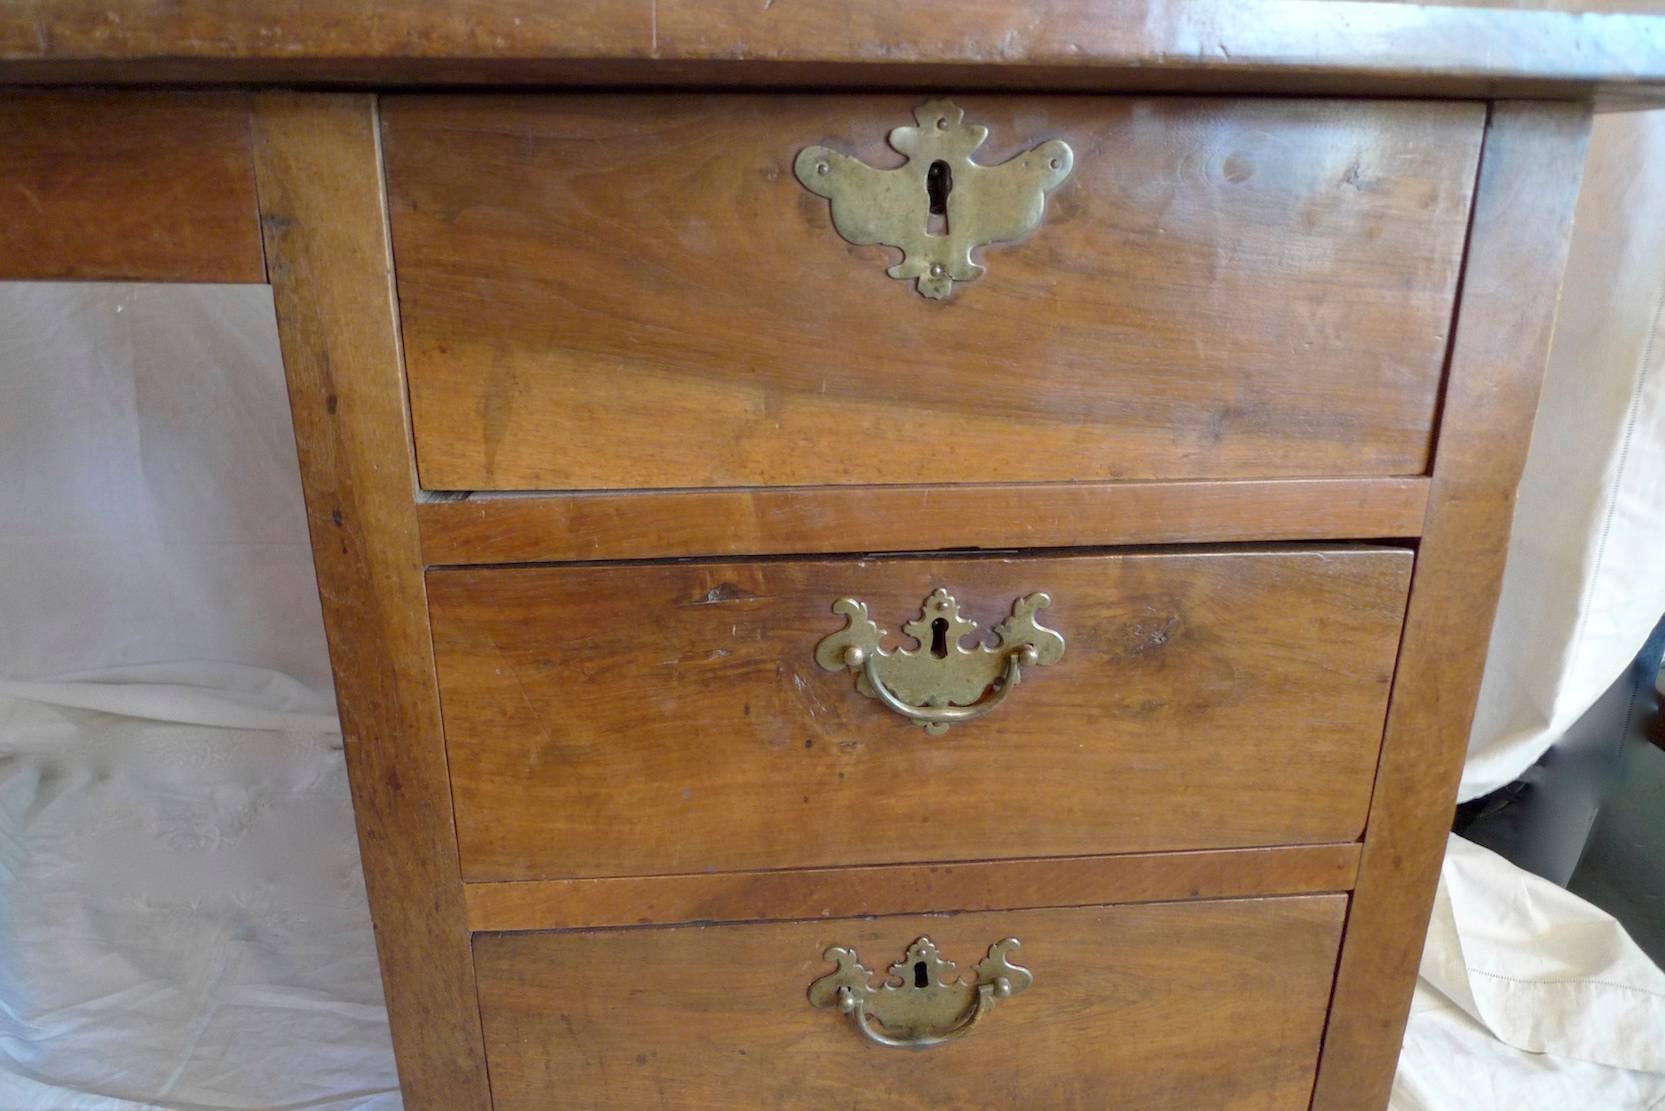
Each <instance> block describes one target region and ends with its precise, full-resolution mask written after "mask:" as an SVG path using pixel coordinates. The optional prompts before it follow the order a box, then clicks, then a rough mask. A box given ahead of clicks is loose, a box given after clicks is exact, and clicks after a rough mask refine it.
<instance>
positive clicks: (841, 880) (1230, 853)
mask: <svg viewBox="0 0 1665 1111" xmlns="http://www.w3.org/2000/svg"><path fill="white" fill-rule="evenodd" d="M1358 863H1359V846H1358V845H1357V844H1356V843H1353V844H1345V845H1287V846H1282V847H1278V848H1266V849H1228V850H1225V851H1223V852H1188V853H1127V854H1123V855H1119V856H1083V857H1051V858H1046V859H1039V860H982V861H973V862H971V863H968V864H901V865H889V866H879V867H868V868H837V869H807V870H801V871H763V872H712V873H705V874H701V875H684V876H653V877H647V878H643V877H635V878H609V879H587V880H529V881H524V882H518V883H514V882H509V883H471V884H469V885H468V886H467V887H466V888H465V891H466V892H467V899H468V924H469V928H470V929H472V930H474V931H475V932H476V933H484V932H490V931H497V932H502V931H511V930H552V929H583V928H593V927H597V926H647V925H666V924H672V923H679V922H740V921H748V920H756V919H778V918H833V917H844V916H849V915H879V914H919V913H925V912H931V913H942V912H949V911H972V910H1001V909H1006V908H1012V907H1079V906H1095V905H1098V904H1100V903H1123V904H1125V903H1156V902H1167V901H1169V900H1174V899H1226V898H1236V897H1241V896H1245V895H1309V894H1315V893H1320V892H1337V891H1347V890H1350V889H1351V888H1352V886H1353V877H1354V876H1355V874H1356V873H1357V870H1358Z"/></svg>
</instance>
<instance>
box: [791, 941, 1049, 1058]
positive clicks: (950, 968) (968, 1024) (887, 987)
mask: <svg viewBox="0 0 1665 1111" xmlns="http://www.w3.org/2000/svg"><path fill="white" fill-rule="evenodd" d="M1022 944H1023V943H1022V942H1020V941H1018V939H1017V938H1015V937H1008V938H1006V939H1005V940H1003V941H997V942H995V943H994V944H993V945H991V946H989V953H988V956H986V957H984V958H983V959H982V960H980V961H978V962H977V964H976V965H975V966H974V967H973V969H972V971H973V972H975V973H976V978H975V979H972V980H965V979H962V978H961V977H960V976H959V975H958V973H959V968H958V966H956V965H955V964H954V962H953V961H948V960H943V959H942V957H941V956H940V955H939V954H938V953H937V947H936V944H935V943H934V942H933V941H932V940H931V939H930V938H928V937H921V938H917V939H916V940H915V941H914V943H913V944H912V945H910V946H908V951H907V953H905V954H904V955H903V957H902V959H901V960H899V961H897V962H896V963H895V964H893V965H891V966H890V975H889V977H887V978H886V980H885V981H884V982H883V983H881V984H880V985H879V986H878V987H874V986H873V983H872V981H873V974H872V973H871V972H869V971H868V970H867V969H865V968H863V967H862V966H861V964H860V963H859V962H858V961H857V960H856V951H855V950H854V949H846V948H845V947H843V946H841V945H835V946H833V947H832V948H831V949H828V950H827V951H826V953H824V954H823V957H824V959H826V960H829V961H832V962H834V963H835V964H837V965H838V968H837V970H836V971H834V972H829V973H828V974H827V975H825V976H823V977H821V978H820V979H819V980H816V981H815V982H814V983H813V984H811V985H809V1001H810V1002H811V1003H812V1004H814V1005H815V1006H817V1007H837V1008H838V1009H839V1010H840V1011H841V1012H843V1013H844V1014H847V1015H849V1016H850V1021H851V1022H852V1023H854V1024H855V1027H856V1029H857V1030H859V1031H861V1034H862V1037H864V1038H866V1039H867V1040H868V1041H870V1042H872V1043H873V1044H874V1045H882V1046H887V1047H889V1048H892V1049H929V1048H931V1047H932V1046H934V1045H941V1044H943V1043H944V1042H951V1041H953V1040H954V1039H956V1038H963V1037H965V1036H966V1035H967V1034H969V1033H971V1029H972V1027H974V1026H976V1025H977V1023H978V1022H980V1021H982V1019H983V1016H984V1015H986V1014H988V1013H989V1011H991V1010H993V1009H994V1004H995V1001H996V1000H998V999H1006V998H1009V997H1010V996H1013V995H1016V994H1017V993H1018V992H1020V991H1022V990H1023V989H1024V988H1027V987H1028V986H1029V985H1030V984H1031V983H1033V982H1034V979H1035V978H1034V977H1033V976H1031V975H1030V974H1029V970H1028V969H1027V968H1023V967H1021V966H1019V965H1015V964H1013V963H1012V962H1011V961H1010V960H1009V959H1007V958H1008V955H1009V954H1011V953H1012V952H1014V951H1015V950H1017V949H1018V948H1019V947H1020V946H1021V945H1022Z"/></svg>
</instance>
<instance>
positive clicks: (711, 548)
mask: <svg viewBox="0 0 1665 1111" xmlns="http://www.w3.org/2000/svg"><path fill="white" fill-rule="evenodd" d="M1427 498H1428V480H1427V479H1426V478H1332V479H1280V480H1274V481H1270V482H1256V481H1241V482H1116V483H1109V482H1088V483H1071V484H1068V485H1063V484H1056V485H1054V484H1047V485H1004V484H1003V485H968V486H886V487H868V486H861V487H824V488H819V489H815V488H811V489H790V490H769V489H763V490H699V491H680V492H677V493H644V492H635V493H622V494H550V495H542V496H535V497H519V496H508V495H504V496H476V497H471V498H463V499H446V500H431V501H424V502H422V503H420V504H419V505H418V506H417V509H416V517H417V523H418V525H419V526H420V528H421V531H422V556H423V558H424V559H426V560H427V561H428V563H429V564H430V565H433V564H478V563H538V562H547V563H555V562H562V561H568V560H584V559H653V558H668V557H683V556H720V555H771V554H772V555H797V554H806V555H807V554H813V553H818V552H839V551H849V552H899V551H938V550H943V549H949V548H959V549H969V548H1076V547H1097V546H1109V545H1128V544H1189V543H1230V542H1235V541H1244V540H1342V539H1356V540H1377V539H1390V538H1401V537H1414V536H1416V535H1418V534H1419V533H1420V532H1421V531H1422V518H1423V513H1424V510H1425V508H1426V504H1427Z"/></svg>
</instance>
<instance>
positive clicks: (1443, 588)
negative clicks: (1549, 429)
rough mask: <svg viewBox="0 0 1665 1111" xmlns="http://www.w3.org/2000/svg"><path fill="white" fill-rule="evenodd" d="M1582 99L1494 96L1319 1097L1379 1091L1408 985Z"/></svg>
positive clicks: (1539, 355)
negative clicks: (1424, 516) (1529, 100)
mask: <svg viewBox="0 0 1665 1111" xmlns="http://www.w3.org/2000/svg"><path fill="white" fill-rule="evenodd" d="M1588 130H1589V120H1588V115H1587V113H1586V112H1585V111H1584V110H1582V109H1580V108H1578V107H1576V106H1554V105H1500V106H1498V107H1496V108H1494V109H1493V114H1492V118H1491V121H1490V125H1489V127H1488V128H1487V132H1486V145H1485V154H1484V157H1483V162H1482V165H1481V172H1480V185H1479V193H1478V197H1477V201H1476V206H1475V217H1474V230H1473V235H1472V241H1471V244H1470V248H1469V257H1470V263H1469V266H1468V268H1467V270H1466V272H1465V275H1464V280H1463V293H1462V302H1461V305H1460V307H1459V310H1458V319H1457V330H1456V336H1455V342H1454V346H1453V350H1452V355H1451V371H1450V381H1449V385H1448V386H1447V389H1446V398H1445V409H1444V415H1443V419H1442V422H1441V427H1440V437H1439V450H1438V455H1437V456H1436V458H1435V463H1434V473H1433V482H1434V485H1433V491H1432V496H1431V498H1430V501H1429V505H1428V523H1427V525H1426V527H1425V529H1424V532H1423V541H1422V545H1421V548H1420V550H1419V555H1418V560H1417V571H1416V579H1415V583H1414V585H1413V587H1412V590H1411V602H1410V609H1409V613H1408V616H1407V618H1406V624H1405V639H1404V646H1403V649H1402V659H1401V663H1400V666H1399V671H1398V675H1397V677H1396V679H1395V682H1394V689H1393V702H1392V708H1391V710H1390V712H1389V717H1388V726H1387V734H1386V739H1385V741H1384V744H1383V749H1382V765H1381V769H1380V770H1379V772H1378V773H1377V780H1376V791H1375V795H1374V798H1373V799H1372V802H1371V808H1370V823H1369V828H1368V831H1367V835H1366V840H1365V847H1364V856H1363V859H1362V861H1361V864H1360V872H1359V885H1358V891H1357V892H1356V894H1355V895H1354V897H1353V906H1352V912H1351V915H1350V919H1349V925H1348V931H1347V941H1346V945H1345V948H1344V949H1343V951H1342V956H1341V964H1340V969H1339V973H1338V979H1337V982H1336V991H1335V1001H1334V1006H1333V1008H1332V1010H1331V1018H1330V1024H1329V1029H1328V1032H1327V1034H1326V1037H1325V1044H1324V1060H1323V1064H1322V1068H1321V1070H1320V1073H1319V1078H1318V1085H1317V1089H1316V1094H1315V1096H1314V1101H1313V1106H1314V1107H1315V1108H1317V1109H1319V1111H1329V1109H1331V1108H1334V1109H1338V1111H1339V1109H1343V1108H1345V1109H1353V1108H1361V1107H1382V1106H1385V1105H1386V1103H1387V1099H1388V1092H1389V1089H1390V1088H1391V1086H1392V1083H1393V1074H1394V1068H1395V1065H1396V1062H1397V1060H1398V1055H1399V1044H1400V1038H1401V1036H1402V1034H1403V1031H1404V1027H1405V1018H1406V1015H1407V1013H1408V1010H1409V1007H1410V1001H1411V991H1412V988H1413V987H1414V986H1415V982H1416V972H1417V964H1418V961H1419V959H1420V957H1421V953H1422V942H1423V936H1424V934H1425V933H1426V930H1427V925H1428V915H1429V912H1430V910H1431V908H1432V906H1433V899H1434V889H1435V884H1436V881H1437V879H1438V876H1439V869H1440V861H1441V859H1442V858H1443V855H1444V851H1445V843H1446V831H1447V830H1448V829H1449V828H1450V825H1451V817H1452V809H1453V806H1454V799H1455V797H1456V791H1457V781H1458V778H1459V776H1460V774H1461V771H1462V764H1463V758H1464V755H1465V753H1466V749H1467V741H1468V732H1469V725H1470V723H1471V721H1472V720H1473V715H1474V704H1475V700H1476V698H1477V697H1478V696H1479V689H1480V675H1481V671H1482V668H1483V665H1484V663H1485V656H1486V644H1487V641H1488V639H1489V636H1490V632H1491V624H1492V615H1493V612H1494V611H1495V609H1496V605H1497V592H1498V586H1499V584H1500V582H1501V579H1502V573H1503V557H1504V552H1505V550H1506V549H1507V547H1508V544H1507V539H1508V535H1509V523H1510V517H1511V513H1512V511H1513V506H1514V498H1515V487H1516V484H1517V483H1518V482H1519V480H1520V473H1521V468H1522V466H1523V465H1524V462H1525V458H1526V448H1527V443H1528V440H1529V439H1530V436H1531V430H1532V419H1533V415H1534V413H1535V411H1536V408H1537V399H1538V387H1539V382H1540V380H1541V378H1542V374H1543V367H1544V361H1545V359H1546V358H1547V357H1548V354H1549V345H1550V339H1551V335H1552V333H1553V331H1554V322H1555V310H1556V302H1557V299H1558V297H1559V294H1560V289H1561V276H1562V268H1563V265H1564V263H1565V260H1566V255H1567V244H1568V240H1569V236H1570V233H1571V228H1572V218H1573V209H1574V205H1575V203H1576V201H1577V198H1578V184H1579V176H1580V169H1581V167H1582V166H1583V159H1584V147H1585V142H1586V139H1587V136H1588Z"/></svg>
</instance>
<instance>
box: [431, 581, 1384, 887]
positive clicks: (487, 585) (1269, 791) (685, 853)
mask: <svg viewBox="0 0 1665 1111" xmlns="http://www.w3.org/2000/svg"><path fill="white" fill-rule="evenodd" d="M1410 563H1411V557H1410V553H1409V552H1406V551H1403V550H1395V549H1374V550H1373V549H1367V548H1352V549H1348V548H1336V549H1330V550H1317V551H1313V550H1282V551H1278V550H1271V551H1259V552H1229V551H1228V552H1191V553H1167V554H1163V553H1152V554H1142V555H1125V554H1116V555H1092V556H1071V557H1050V558H1048V557H1040V558H1025V559H1008V558H993V557H989V558H981V559H976V558H973V559H964V558H961V559H937V560H925V559H920V560H906V559H903V560H883V561H877V562H873V561H856V560H844V561H802V562H776V561H761V562H752V563H728V564H723V563H711V564H686V563H684V564H668V565H664V564H653V565H635V566H630V565H625V566H601V567H541V568H522V569H481V570H448V571H435V572H430V574H429V579H428V583H429V585H428V594H429V602H430V605H431V607H432V614H433V625H434V650H435V654H436V657H437V660H438V666H439V679H440V688H441V692H442V697H443V701H444V706H445V720H446V735H447V743H448V745H449V749H450V754H451V773H452V788H453V793H454V797H455V799H456V809H457V828H458V836H459V839H460V842H461V845H462V854H463V872H464V875H465V876H466V877H467V878H468V879H470V880H505V879H542V878H568V877H579V876H605V875H644V874H645V875H652V874H660V873H677V872H698V871H705V870H729V869H751V868H787V867H814V866H822V865H841V864H850V865H854V864H878V863H890V862H897V861H950V860H979V859H988V858H996V857H1013V856H1068V855H1076V854H1082V853H1112V852H1143V851H1158V850H1164V849H1201V848H1229V847H1238V846H1250V845H1277V844H1294V843H1318V842H1329V841H1349V840H1352V839H1354V838H1355V837H1357V835H1358V834H1359V832H1360V829H1361V827H1362V825H1363V819H1364V813H1365V806H1366V802H1367V800H1368V795H1369V789H1370V778H1371V774H1372V772H1373V771H1374V769H1375V767H1376V753H1377V747H1378V745H1379V743H1380V739H1381V728H1382V715H1383V710H1384V706H1385V701H1386V694H1387V685H1388V681H1389V678H1390V676H1391V673H1392V668H1393V657H1394V650H1395V647H1396V645H1397V642H1398V637H1399V623H1400V618H1401V616H1402V614H1403V609H1404V599H1405V590H1406V585H1407V582H1408V579H1409V573H1410ZM939 586H942V587H947V588H949V589H950V590H951V591H952V592H953V593H954V594H955V596H956V597H957V598H958V599H959V600H960V603H961V605H962V607H963V609H964V611H965V615H966V616H967V617H969V618H972V619H973V620H976V621H978V622H979V624H980V625H981V626H982V628H983V629H984V630H987V629H989V628H990V627H992V626H993V625H994V624H995V623H996V622H997V621H999V620H1002V619H1004V618H1005V617H1006V616H1007V614H1008V613H1009V612H1010V609H1011V604H1012V602H1013V600H1014V599H1016V598H1018V597H1019V596H1021V595H1024V594H1028V593H1029V592H1031V591H1035V590H1045V591H1047V592H1049V593H1050V594H1051V596H1052V599H1053V604H1052V606H1051V608H1049V609H1047V610H1046V611H1045V612H1044V613H1043V614H1042V615H1041V616H1042V620H1043V623H1044V624H1046V625H1048V626H1049V627H1052V628H1055V629H1058V630H1059V631H1061V632H1062V633H1063V635H1064V637H1065V638H1066V640H1067V641H1068V649H1067V652H1066V654H1065V656H1064V658H1063V659H1062V660H1060V661H1059V662H1058V663H1056V664H1054V665H1052V666H1050V667H1041V668H1031V669H1029V670H1028V671H1026V672H1025V673H1024V676H1023V685H1022V686H1021V687H1020V688H1019V689H1018V690H1017V691H1015V692H1013V695H1012V698H1011V700H1010V702H1009V703H1008V704H1007V705H1005V706H1003V707H1001V708H1000V709H999V710H998V711H996V712H995V713H993V714H990V715H989V716H988V717H986V718H983V719H981V720H979V721H976V722H973V723H970V724H968V725H962V726H958V727H956V728H954V729H953V730H952V731H951V732H950V733H948V734H947V735H946V736H942V737H930V736H926V735H925V734H924V733H923V732H922V731H921V730H920V729H918V728H917V727H915V726H913V725H911V724H909V723H908V722H906V721H905V720H903V719H902V718H900V717H898V716H896V715H894V714H892V713H891V712H889V711H888V710H886V709H884V708H883V706H881V705H880V704H879V703H878V702H876V701H874V700H872V699H869V698H866V697H864V696H863V695H861V694H860V693H859V692H858V691H857V690H856V684H855V681H854V678H853V677H852V676H851V675H850V674H849V673H848V672H837V673H834V672H828V671H823V670H821V669H820V667H819V666H818V665H817V664H816V662H815V659H814V649H815V645H816V644H817V642H819V641H820V640H821V639H822V638H823V637H825V636H827V635H829V634H831V633H832V632H834V631H836V630H837V629H839V628H841V627H843V624H844V619H843V618H841V617H838V616H835V615H834V614H833V613H832V612H831V606H832V603H833V602H834V601H835V600H836V599H838V598H841V597H845V596H853V597H856V598H859V599H861V600H862V601H865V602H867V603H869V605H870V606H871V614H872V617H873V619H874V620H875V621H877V622H878V623H879V624H880V625H881V626H882V627H884V628H887V629H890V630H892V635H891V637H889V638H887V639H888V641H889V643H891V644H893V645H895V644H899V643H902V641H901V639H900V636H899V634H897V633H896V632H895V630H896V629H897V628H898V626H899V625H900V624H901V623H902V622H904V621H909V620H912V619H913V618H914V617H916V616H917V615H918V613H919V608H920V604H921V602H922V601H923V600H924V598H925V596H926V595H927V594H929V593H930V592H931V590H932V589H934V588H936V587H939ZM1315 708H1322V712H1315Z"/></svg>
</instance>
